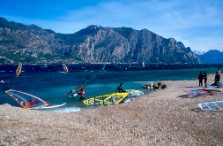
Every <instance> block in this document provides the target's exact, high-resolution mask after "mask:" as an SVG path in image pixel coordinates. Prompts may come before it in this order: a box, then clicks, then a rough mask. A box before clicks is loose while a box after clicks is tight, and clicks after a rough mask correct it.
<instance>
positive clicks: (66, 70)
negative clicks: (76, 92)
mask: <svg viewBox="0 0 223 146" xmlns="http://www.w3.org/2000/svg"><path fill="white" fill-rule="evenodd" d="M62 66H63V70H64V71H65V72H66V73H68V72H69V70H68V68H67V66H66V64H62Z"/></svg>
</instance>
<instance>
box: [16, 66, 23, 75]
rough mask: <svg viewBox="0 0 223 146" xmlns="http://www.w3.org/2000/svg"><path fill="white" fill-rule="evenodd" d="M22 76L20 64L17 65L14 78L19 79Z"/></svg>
mask: <svg viewBox="0 0 223 146" xmlns="http://www.w3.org/2000/svg"><path fill="white" fill-rule="evenodd" d="M21 74H22V63H19V65H18V67H17V69H16V76H17V77H19V76H20V75H21Z"/></svg>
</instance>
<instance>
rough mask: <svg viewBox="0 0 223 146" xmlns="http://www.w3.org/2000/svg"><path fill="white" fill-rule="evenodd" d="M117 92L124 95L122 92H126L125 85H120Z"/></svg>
mask: <svg viewBox="0 0 223 146" xmlns="http://www.w3.org/2000/svg"><path fill="white" fill-rule="evenodd" d="M117 90H118V92H120V93H122V92H126V91H125V90H124V89H123V83H120V85H119V86H118V87H117Z"/></svg>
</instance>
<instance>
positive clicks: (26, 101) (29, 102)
mask: <svg viewBox="0 0 223 146" xmlns="http://www.w3.org/2000/svg"><path fill="white" fill-rule="evenodd" d="M5 93H6V94H8V95H9V96H10V97H12V98H13V99H14V100H15V101H16V102H17V103H18V104H19V105H20V106H21V107H22V108H25V109H39V108H42V107H47V106H50V104H49V103H48V102H46V101H44V100H42V99H40V98H39V97H37V96H34V95H32V94H29V93H25V92H22V91H18V90H14V89H9V90H7V91H5Z"/></svg>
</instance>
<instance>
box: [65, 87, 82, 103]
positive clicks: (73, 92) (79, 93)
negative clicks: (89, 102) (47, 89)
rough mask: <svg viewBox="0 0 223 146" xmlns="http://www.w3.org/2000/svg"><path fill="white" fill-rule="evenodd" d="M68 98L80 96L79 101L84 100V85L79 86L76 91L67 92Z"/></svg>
mask: <svg viewBox="0 0 223 146" xmlns="http://www.w3.org/2000/svg"><path fill="white" fill-rule="evenodd" d="M66 94H68V95H69V96H70V97H76V96H77V94H78V95H80V100H83V99H84V95H85V91H84V85H80V87H79V88H78V89H74V90H71V91H69V92H67V93H66Z"/></svg>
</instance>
